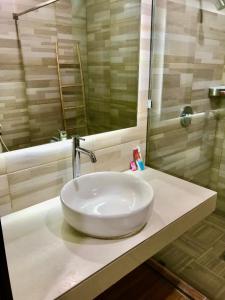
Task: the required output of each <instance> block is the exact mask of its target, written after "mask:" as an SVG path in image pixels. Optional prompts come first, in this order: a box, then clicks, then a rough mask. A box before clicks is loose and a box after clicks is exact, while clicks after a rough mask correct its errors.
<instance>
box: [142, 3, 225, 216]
mask: <svg viewBox="0 0 225 300" xmlns="http://www.w3.org/2000/svg"><path fill="white" fill-rule="evenodd" d="M215 2H216V1H199V0H196V1H179V0H168V1H166V0H160V1H159V0H154V1H153V7H154V9H153V11H154V14H153V22H152V24H153V26H152V31H153V32H152V51H151V76H150V78H151V79H150V97H151V100H152V108H151V109H150V110H149V118H148V134H147V158H146V162H147V165H149V166H151V167H153V168H156V169H158V170H162V171H164V172H166V173H169V174H172V175H175V176H178V177H180V178H183V179H186V180H188V181H192V182H194V183H197V184H199V185H202V186H205V187H209V188H211V189H214V190H216V191H217V192H218V209H220V210H223V211H224V212H225V140H224V133H225V118H224V106H225V97H224V96H223V95H219V96H214V97H209V88H210V87H213V86H220V85H224V83H225V68H224V65H225V64H224V58H225V10H218V9H217V6H216V3H215ZM184 108H188V109H189V110H188V111H187V114H186V115H183V117H181V114H182V112H183V110H184ZM191 110H192V111H191ZM191 112H193V114H191Z"/></svg>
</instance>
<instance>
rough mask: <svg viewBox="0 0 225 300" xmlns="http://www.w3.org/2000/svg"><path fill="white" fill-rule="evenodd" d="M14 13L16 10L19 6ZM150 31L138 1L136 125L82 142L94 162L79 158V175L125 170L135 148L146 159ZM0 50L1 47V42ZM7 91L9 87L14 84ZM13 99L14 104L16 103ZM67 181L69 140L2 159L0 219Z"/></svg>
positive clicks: (0, 5) (4, 4) (146, 6)
mask: <svg viewBox="0 0 225 300" xmlns="http://www.w3.org/2000/svg"><path fill="white" fill-rule="evenodd" d="M60 2H61V1H60ZM10 3H11V2H10V1H8V0H7V1H3V0H0V9H1V11H3V9H4V11H5V13H6V11H7V9H8V8H9V9H8V10H9V14H11V13H12V10H11V9H12V6H11V7H9V4H10ZM18 3H19V2H18ZM29 3H30V2H29ZM20 8H21V7H20ZM17 9H18V10H19V7H18V8H17ZM62 18H63V16H62ZM7 20H8V19H7ZM7 20H6V21H7ZM0 22H2V18H0ZM7 22H8V21H7ZM11 25H12V28H11V30H9V32H8V35H7V34H6V37H7V36H8V38H9V39H10V38H11V36H10V34H11V35H13V37H14V40H15V33H14V24H13V23H12V24H11ZM150 29H151V1H150V0H142V4H141V38H140V41H141V42H140V48H141V50H140V65H139V68H140V72H139V85H138V115H137V126H136V127H133V128H127V129H123V130H118V131H113V132H108V133H102V134H98V135H93V136H88V137H86V141H85V142H83V146H84V147H86V148H89V149H91V150H94V151H95V152H96V156H97V159H98V162H97V163H96V164H91V163H90V162H89V161H87V160H86V158H85V157H83V158H82V159H84V161H82V173H88V172H92V171H101V170H103V171H105V170H117V171H122V170H126V169H127V168H128V165H129V159H130V158H131V152H132V148H133V147H135V146H136V145H137V144H139V145H141V148H142V152H143V153H142V154H143V157H145V144H146V125H147V105H146V103H147V98H148V83H149V45H150V40H149V38H150ZM0 30H2V27H0ZM12 33H13V34H12ZM0 45H3V44H2V43H1V41H0ZM0 51H1V50H0ZM4 51H5V49H4ZM10 51H12V49H11V48H10V49H8V54H7V55H9V56H10V55H11V61H12V62H13V60H15V57H14V56H15V51H14V53H13V51H12V52H10ZM0 57H1V56H0ZM5 59H6V57H5ZM3 74H4V73H3ZM11 87H14V84H13V83H12V85H11ZM22 87H23V92H24V89H25V87H24V86H23V85H22ZM8 97H10V95H9V96H8ZM14 98H15V95H14ZM14 100H15V101H16V99H14ZM13 121H14V119H13ZM71 177H72V172H71V141H65V142H59V143H54V144H48V145H41V146H36V147H31V148H26V149H21V150H17V151H12V152H10V153H4V154H1V155H0V186H1V188H0V214H1V215H3V214H6V213H9V212H12V211H15V210H18V209H21V208H24V207H27V206H30V205H33V204H35V203H38V202H41V201H44V200H47V199H49V198H51V197H54V196H56V195H58V193H59V191H60V189H61V188H62V186H63V184H64V183H65V182H67V181H68V180H69V179H71Z"/></svg>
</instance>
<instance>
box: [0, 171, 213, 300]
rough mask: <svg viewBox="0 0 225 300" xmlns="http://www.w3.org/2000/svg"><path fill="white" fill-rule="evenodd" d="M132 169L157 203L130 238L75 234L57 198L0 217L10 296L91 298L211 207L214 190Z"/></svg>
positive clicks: (25, 298)
mask: <svg viewBox="0 0 225 300" xmlns="http://www.w3.org/2000/svg"><path fill="white" fill-rule="evenodd" d="M134 174H135V176H141V177H143V178H144V179H145V180H146V181H147V182H149V183H151V185H152V187H153V189H154V193H155V200H154V201H155V203H154V209H153V215H152V216H151V218H150V220H149V222H148V224H147V225H146V226H145V228H144V229H143V230H142V231H141V232H139V233H138V234H136V235H134V236H132V237H129V238H125V239H121V240H100V239H94V238H89V237H86V236H84V235H81V234H79V233H77V232H76V231H75V230H73V229H72V228H71V227H69V226H68V225H67V224H66V223H65V222H64V220H63V215H62V209H61V204H60V200H59V198H58V197H57V198H54V199H51V200H48V201H45V202H43V203H40V204H37V205H34V206H32V207H29V208H26V209H24V210H21V211H19V212H16V213H13V214H10V215H8V216H5V217H3V218H2V228H3V235H4V241H5V248H6V256H7V261H8V268H9V275H10V281H11V286H12V292H13V298H14V300H28V299H29V300H30V299H32V300H47V299H55V298H59V299H78V300H86V299H93V298H94V297H95V296H97V295H98V294H100V293H101V292H102V291H104V290H105V289H107V288H108V287H109V286H111V285H112V284H114V283H115V282H116V281H117V280H119V279H120V278H122V277H123V276H125V275H126V274H127V273H129V272H130V271H131V270H133V269H134V268H136V267H137V266H138V265H140V264H141V263H142V262H144V261H145V260H146V259H148V258H149V257H151V256H152V255H154V254H155V253H156V252H158V251H159V250H160V249H162V248H163V247H164V246H165V245H167V244H168V243H170V242H171V241H173V240H174V239H176V238H177V237H178V236H180V235H181V234H182V233H183V232H185V231H186V230H187V229H189V228H190V227H191V226H192V225H194V224H196V223H197V222H199V221H200V220H201V219H203V218H205V217H206V216H207V215H208V214H210V213H211V212H212V211H213V210H214V209H215V205H216V192H213V191H211V190H208V189H205V188H202V187H200V186H197V185H195V184H192V183H190V182H187V181H184V180H181V179H178V178H176V177H173V176H170V175H167V174H165V173H162V172H159V171H156V170H154V169H150V168H148V169H146V170H145V171H144V172H135V173H134Z"/></svg>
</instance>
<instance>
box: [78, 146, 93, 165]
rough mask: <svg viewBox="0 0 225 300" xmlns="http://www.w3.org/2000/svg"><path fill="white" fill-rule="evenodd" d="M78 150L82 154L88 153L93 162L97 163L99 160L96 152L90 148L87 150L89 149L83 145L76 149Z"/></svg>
mask: <svg viewBox="0 0 225 300" xmlns="http://www.w3.org/2000/svg"><path fill="white" fill-rule="evenodd" d="M76 150H77V151H78V152H80V153H82V154H86V155H88V156H89V157H90V160H91V162H92V163H96V162H97V158H96V156H95V154H94V152H92V151H90V150H87V149H84V148H82V147H77V149H76Z"/></svg>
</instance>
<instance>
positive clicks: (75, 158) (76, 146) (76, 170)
mask: <svg viewBox="0 0 225 300" xmlns="http://www.w3.org/2000/svg"><path fill="white" fill-rule="evenodd" d="M80 141H85V139H84V138H81V137H80V136H79V135H76V136H73V137H72V142H73V147H72V166H73V178H77V177H79V176H80V154H81V153H83V154H86V155H88V156H89V157H90V160H91V162H92V163H96V161H97V159H96V156H95V154H94V152H92V151H90V150H87V149H84V148H82V147H80Z"/></svg>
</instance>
